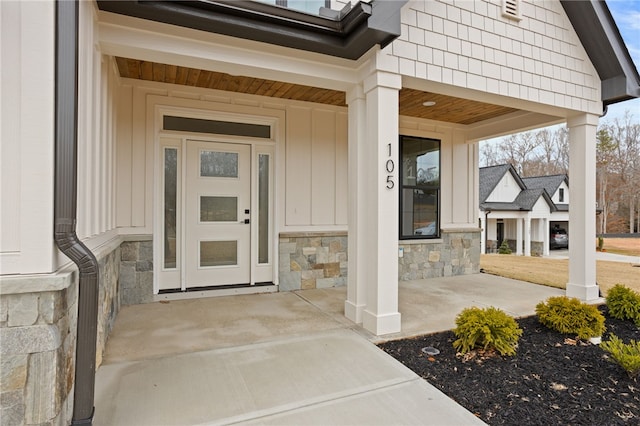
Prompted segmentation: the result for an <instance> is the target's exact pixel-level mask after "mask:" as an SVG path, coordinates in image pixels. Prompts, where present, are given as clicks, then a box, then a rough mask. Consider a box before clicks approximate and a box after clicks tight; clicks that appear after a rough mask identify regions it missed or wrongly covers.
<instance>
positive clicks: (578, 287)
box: [567, 114, 599, 301]
mask: <svg viewBox="0 0 640 426" xmlns="http://www.w3.org/2000/svg"><path fill="white" fill-rule="evenodd" d="M597 126H598V116H596V115H594V114H583V115H580V116H577V117H573V118H571V119H569V120H568V121H567V127H568V129H569V176H570V179H571V208H570V209H569V238H570V241H569V282H568V283H567V296H569V297H576V298H578V299H580V300H585V301H586V300H594V299H597V298H598V297H599V289H598V284H597V283H596V249H595V243H594V241H595V236H596V211H595V208H596V128H597Z"/></svg>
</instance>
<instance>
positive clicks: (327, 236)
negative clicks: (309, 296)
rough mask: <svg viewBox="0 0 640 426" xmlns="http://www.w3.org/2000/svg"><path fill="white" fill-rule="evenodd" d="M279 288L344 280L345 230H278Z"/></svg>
mask: <svg viewBox="0 0 640 426" xmlns="http://www.w3.org/2000/svg"><path fill="white" fill-rule="evenodd" d="M279 246H280V248H279V250H280V252H279V254H280V261H279V274H280V286H279V287H280V291H290V290H301V289H302V290H307V289H313V288H327V287H339V286H344V285H346V284H347V233H346V232H330V233H328V232H287V233H281V234H280V244H279Z"/></svg>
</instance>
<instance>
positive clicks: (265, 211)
mask: <svg viewBox="0 0 640 426" xmlns="http://www.w3.org/2000/svg"><path fill="white" fill-rule="evenodd" d="M258 263H269V155H267V154H260V155H259V156H258Z"/></svg>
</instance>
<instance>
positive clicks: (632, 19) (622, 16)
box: [602, 0, 640, 123]
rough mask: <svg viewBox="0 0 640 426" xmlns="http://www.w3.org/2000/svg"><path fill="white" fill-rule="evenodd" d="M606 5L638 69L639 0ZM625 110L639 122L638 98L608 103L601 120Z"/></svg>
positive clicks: (619, 0)
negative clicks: (605, 113) (605, 112)
mask: <svg viewBox="0 0 640 426" xmlns="http://www.w3.org/2000/svg"><path fill="white" fill-rule="evenodd" d="M607 6H609V10H610V11H611V15H613V19H614V20H615V21H616V24H617V25H618V30H620V35H622V38H623V40H624V42H625V44H626V45H627V49H628V50H629V54H630V55H631V59H633V62H634V64H635V65H636V68H637V69H638V70H640V0H607ZM626 110H628V111H629V112H630V113H631V114H633V118H634V120H633V121H634V122H637V123H640V99H634V100H631V101H625V102H619V103H617V104H614V105H610V106H609V109H608V111H607V115H605V116H604V117H603V118H602V121H608V120H612V119H614V118H616V117H620V118H621V117H622V116H623V115H624V113H625V111H626Z"/></svg>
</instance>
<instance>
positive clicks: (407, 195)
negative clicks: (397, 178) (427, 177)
mask: <svg viewBox="0 0 640 426" xmlns="http://www.w3.org/2000/svg"><path fill="white" fill-rule="evenodd" d="M438 228H439V226H438V191H437V190H422V189H414V188H403V190H402V235H403V236H424V237H435V236H437V235H438Z"/></svg>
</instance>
